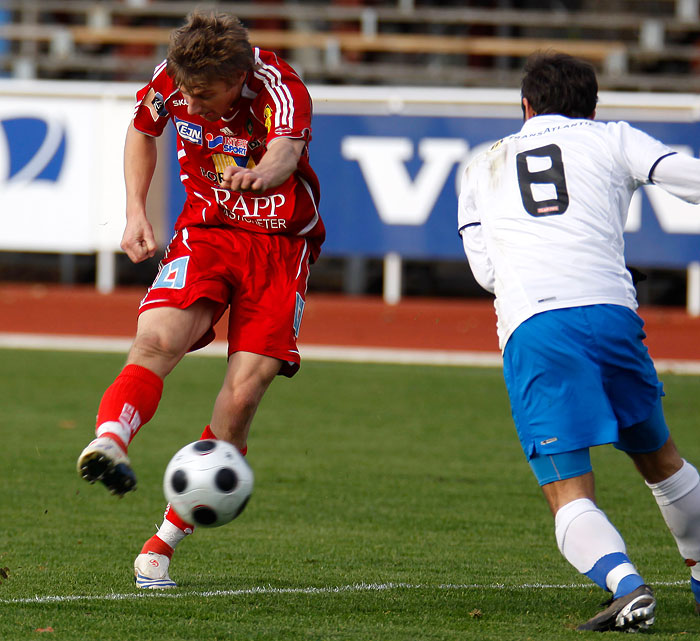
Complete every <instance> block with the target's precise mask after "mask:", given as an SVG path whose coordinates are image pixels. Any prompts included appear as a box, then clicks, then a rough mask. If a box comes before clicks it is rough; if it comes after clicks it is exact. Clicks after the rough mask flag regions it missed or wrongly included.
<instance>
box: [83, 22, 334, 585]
mask: <svg viewBox="0 0 700 641" xmlns="http://www.w3.org/2000/svg"><path fill="white" fill-rule="evenodd" d="M311 112H312V105H311V98H310V96H309V93H308V91H307V89H306V87H305V86H304V84H303V83H302V81H301V80H300V78H299V77H298V76H297V74H296V73H295V72H294V70H293V69H292V68H291V67H290V66H289V65H288V64H286V63H285V62H284V61H283V60H281V59H280V58H279V57H277V56H276V55H275V54H274V53H271V52H268V51H261V50H260V49H257V48H255V49H253V48H252V47H251V45H250V43H249V42H248V35H247V31H246V30H245V29H244V28H243V27H242V25H241V24H240V22H239V21H238V19H237V18H235V17H233V16H230V15H226V14H203V13H198V12H195V13H193V14H192V15H191V16H190V17H189V18H188V20H187V22H186V24H185V25H184V26H182V27H180V28H179V29H176V30H175V31H174V32H173V34H172V37H171V42H170V47H169V50H168V56H167V59H166V60H165V61H164V62H163V63H161V64H160V65H159V66H158V67H156V69H155V72H154V75H153V78H152V80H151V81H150V82H149V83H148V84H147V85H146V86H145V87H144V88H143V89H142V90H141V91H139V92H138V94H137V104H136V109H135V113H134V119H133V121H132V123H131V124H130V126H129V129H128V132H127V136H126V143H125V150H124V174H125V183H126V194H127V204H126V218H127V222H126V229H125V231H124V236H123V238H122V244H121V246H122V249H123V250H124V251H125V252H126V253H127V255H128V256H129V258H130V259H131V260H132V261H133V262H135V263H138V262H141V261H143V260H146V259H148V258H151V257H152V256H153V255H154V254H155V251H156V243H155V239H154V235H153V230H152V227H151V224H150V223H149V221H148V218H147V215H146V196H147V193H148V189H149V186H150V183H151V179H152V176H153V172H154V169H155V166H156V161H157V150H156V140H155V138H156V137H157V136H159V135H160V134H162V133H163V131H164V129H165V127H166V125H167V124H168V122H169V121H172V123H173V125H174V127H175V129H176V131H177V156H178V160H179V162H180V179H181V181H182V183H183V185H184V187H185V191H186V193H187V198H186V202H185V205H184V208H183V210H182V213H181V214H180V216H179V217H178V219H177V222H176V225H175V235H174V237H173V239H172V240H171V242H170V244H169V246H168V248H167V250H166V253H165V256H164V258H163V261H162V263H161V266H160V271H159V272H158V275H157V276H156V278H155V281H154V282H153V285H152V286H151V287H150V289H149V290H148V292H147V294H146V296H145V297H144V299H143V300H142V301H141V305H140V307H139V316H138V326H137V330H136V336H135V338H134V342H133V345H132V347H131V349H130V351H129V355H128V357H127V360H126V365H125V367H124V368H123V370H122V371H121V373H120V374H119V375H118V376H117V378H116V379H115V381H114V382H113V383H112V385H111V386H110V387H109V388H108V389H107V390H106V392H105V394H104V396H103V397H102V401H101V403H100V406H99V410H98V415H97V428H96V438H95V439H94V440H93V441H92V442H91V443H90V444H89V445H88V446H87V447H86V448H85V449H84V450H83V452H82V453H81V454H80V457H79V458H78V471H79V473H80V475H81V476H82V477H83V478H85V479H86V480H87V481H90V482H95V481H101V482H102V483H103V484H104V485H105V486H106V487H107V488H108V489H109V490H110V491H111V492H112V493H114V494H117V495H119V496H122V495H124V494H126V493H127V492H129V491H130V490H132V489H134V487H135V485H136V477H135V475H134V472H133V470H132V469H131V465H130V462H129V459H128V456H127V448H128V446H129V443H130V442H131V440H132V439H133V438H134V436H135V435H136V433H137V432H138V430H139V429H140V428H141V426H142V425H143V424H145V423H146V422H148V421H149V420H150V419H151V418H152V417H153V415H154V413H155V411H156V408H157V406H158V403H159V401H160V397H161V393H162V389H163V379H164V378H165V377H166V376H167V375H168V374H169V373H170V372H171V371H172V369H173V368H174V367H175V365H176V364H177V363H178V362H179V361H180V360H181V359H182V357H183V356H184V355H185V354H186V353H187V352H188V351H191V350H193V349H197V348H199V347H202V346H204V345H206V344H207V343H209V342H210V341H211V340H212V339H213V337H214V332H213V327H214V325H215V324H216V322H217V321H218V320H219V319H220V318H221V316H222V315H223V314H224V312H225V311H226V309H227V308H229V309H230V313H229V323H228V337H227V338H228V355H229V356H228V366H227V370H226V374H225V377H224V381H223V385H222V387H221V390H220V392H219V394H218V396H217V398H216V401H215V403H214V408H213V412H212V416H211V421H210V424H209V425H207V426H206V428H205V429H204V432H203V434H202V438H218V439H223V440H226V441H229V442H230V443H233V444H234V445H235V446H237V447H238V448H239V449H240V450H241V451H242V452H243V453H245V452H246V447H247V446H246V442H247V437H248V432H249V429H250V425H251V422H252V419H253V416H254V414H255V412H256V410H257V407H258V405H259V403H260V401H261V399H262V397H263V395H264V393H265V391H266V390H267V388H268V386H269V385H270V383H271V382H272V380H273V379H274V378H275V376H276V375H277V374H282V375H285V376H293V375H294V373H295V372H296V371H297V370H298V368H299V360H300V359H299V352H298V350H297V345H296V339H297V335H298V332H299V325H300V322H301V317H302V313H303V310H304V304H305V295H306V284H307V279H308V274H309V265H310V264H311V263H313V262H314V261H315V260H316V258H317V257H318V254H319V252H320V247H321V244H322V242H323V240H324V237H325V230H324V227H323V222H322V221H321V218H320V216H319V213H318V202H319V197H320V190H319V184H318V179H317V178H316V175H315V173H314V172H313V170H312V169H311V166H310V165H309V154H308V145H309V141H310V139H311ZM192 530H193V526H192V524H190V523H187V522H185V521H184V520H183V519H182V518H180V516H179V515H178V514H177V513H175V511H174V510H173V509H171V508H170V507H168V508H167V509H166V513H165V519H164V521H163V524H162V525H161V527H160V528H159V530H158V532H157V534H155V535H154V536H153V537H151V539H149V540H148V541H147V542H146V543H145V544H144V546H143V549H142V550H141V553H140V554H139V555H138V556H137V558H136V561H135V563H134V574H135V578H136V584H137V586H138V587H140V588H168V587H175V583H174V582H173V581H172V580H171V579H170V576H169V572H168V570H169V565H170V560H171V558H172V555H173V550H174V548H175V546H176V545H177V544H178V543H179V542H180V541H181V540H182V539H184V537H185V536H186V535H187V534H189V533H191V532H192Z"/></svg>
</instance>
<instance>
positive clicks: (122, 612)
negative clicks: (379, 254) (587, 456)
mask: <svg viewBox="0 0 700 641" xmlns="http://www.w3.org/2000/svg"><path fill="white" fill-rule="evenodd" d="M122 360H123V358H122V357H121V356H117V355H104V354H85V353H57V352H39V351H36V352H34V351H12V350H2V351H0V399H2V402H1V403H0V428H1V431H0V434H1V435H2V441H1V447H0V478H1V479H2V481H1V483H0V514H1V521H0V568H7V570H6V571H3V572H0V639H3V640H8V641H14V640H15V639H37V638H47V639H54V640H56V641H58V640H65V639H71V640H72V639H75V640H80V641H90V640H93V639H94V640H100V641H111V640H115V641H116V640H119V641H129V640H134V641H148V640H150V639H163V640H166V639H178V640H179V639H192V640H208V641H210V640H218V639H222V640H223V639H227V640H228V639H234V640H245V641H256V640H271V641H272V640H274V641H287V640H289V641H293V640H302V639H303V640H308V641H312V640H314V641H315V640H318V641H322V640H323V641H325V640H348V641H350V640H352V641H355V640H368V641H369V640H372V641H375V640H376V641H392V640H405V641H421V640H433V639H434V640H458V639H459V640H465V639H466V640H471V639H474V640H478V641H482V640H491V639H493V640H498V641H504V640H509V639H513V640H518V641H522V640H526V639H536V640H538V641H540V640H549V639H552V640H554V639H556V640H559V639H567V638H571V639H579V638H586V636H588V637H590V638H599V636H597V633H587V634H584V635H583V637H582V636H581V633H577V632H575V630H574V628H575V626H576V625H577V624H578V623H580V622H582V621H584V620H585V619H587V618H588V617H590V616H592V615H593V614H594V613H595V612H597V610H598V609H599V605H600V603H601V601H602V600H603V599H604V598H605V594H604V593H603V592H602V591H601V590H599V589H598V588H596V587H595V586H593V585H592V584H588V583H587V582H586V581H585V580H584V579H583V578H582V577H581V576H580V575H579V574H578V573H576V572H575V570H573V569H572V568H571V567H570V566H569V565H568V564H567V563H566V562H565V561H564V560H563V559H562V558H561V556H560V554H559V552H558V550H557V547H556V543H555V540H554V532H553V526H552V519H551V517H550V515H549V513H548V510H547V508H546V505H545V503H544V500H543V499H542V498H541V495H540V490H539V488H538V487H537V485H536V482H535V480H534V478H533V477H532V476H531V473H530V470H529V468H528V466H527V465H526V463H525V461H524V458H523V455H522V453H521V451H520V449H519V446H518V444H517V439H516V437H515V431H514V428H513V426H512V421H511V418H510V410H509V406H508V401H507V395H506V392H505V388H504V384H503V380H502V374H501V371H500V370H499V369H470V368H458V367H449V368H448V367H430V366H421V367H416V366H398V365H397V366H391V365H360V364H343V363H318V362H306V363H305V364H304V366H303V367H302V369H301V371H300V372H299V374H298V375H297V376H296V377H295V378H294V379H292V380H291V381H289V380H286V379H279V380H277V381H275V382H274V383H273V385H272V387H271V389H270V391H269V393H268V395H267V396H266V397H265V399H264V401H263V404H262V406H261V408H260V410H259V412H258V415H257V417H256V419H255V422H254V425H253V431H252V435H251V439H250V442H249V447H250V451H249V455H248V459H249V461H250V463H251V465H252V467H253V469H254V470H255V474H256V486H255V490H254V494H253V497H252V499H251V502H250V505H249V506H248V508H247V510H246V511H245V512H244V513H243V515H242V516H241V517H240V518H239V519H238V520H237V521H235V522H233V523H232V524H230V525H228V526H225V527H223V528H220V529H215V530H205V529H199V530H197V531H196V532H195V534H194V535H193V536H192V537H189V538H188V539H187V540H186V541H184V542H183V543H182V544H181V546H180V547H179V549H178V551H177V553H176V556H175V559H174V562H173V565H172V568H171V576H172V577H173V578H174V579H175V580H176V581H178V582H179V584H180V587H179V588H178V589H177V590H173V591H169V592H157V593H150V592H148V593H143V592H137V591H136V589H135V588H134V585H133V581H132V576H131V564H132V562H133V558H134V556H135V555H136V554H137V553H138V551H139V549H140V546H141V544H142V543H143V541H144V540H145V539H146V538H148V537H149V536H150V535H151V534H152V533H153V532H154V524H156V523H160V521H161V516H162V510H163V507H164V500H163V496H162V489H161V483H162V473H163V470H164V468H165V465H166V463H167V461H168V460H169V458H170V456H171V455H172V454H173V453H174V452H175V451H176V450H177V449H179V448H180V447H181V446H182V445H184V444H185V443H187V442H190V441H192V440H195V439H196V438H197V437H198V436H199V433H200V431H201V429H202V428H203V427H204V425H205V424H206V422H207V421H208V419H209V415H210V411H211V405H212V402H213V399H214V396H215V394H216V392H217V391H218V388H219V385H220V381H221V378H222V375H223V368H224V363H223V362H222V360H218V359H211V358H196V357H188V358H187V359H185V361H184V362H183V363H181V365H180V366H179V367H178V368H177V369H176V370H175V372H174V373H173V374H172V375H171V376H170V377H169V378H168V380H167V381H166V390H165V394H164V397H163V400H162V402H161V405H160V408H159V411H158V413H157V415H156V417H155V419H154V420H153V421H152V422H151V423H150V424H148V425H147V426H145V427H144V428H143V429H142V431H141V433H140V434H139V435H138V436H137V438H136V440H135V441H134V442H133V444H132V447H131V451H130V456H131V458H132V463H133V465H134V467H135V470H136V472H137V475H138V478H139V487H138V490H137V491H136V492H135V493H132V494H130V495H128V496H127V497H125V498H124V499H122V500H119V499H116V498H114V497H112V496H111V495H109V494H108V493H107V492H106V491H105V490H104V488H103V487H102V486H99V485H95V486H90V485H88V484H86V483H85V482H83V481H82V480H80V479H79V478H78V475H77V473H76V471H75V459H76V457H77V455H78V454H79V452H80V450H81V449H82V447H83V446H84V445H85V444H86V443H87V442H88V440H89V439H90V438H91V436H92V433H93V427H94V426H93V421H94V415H95V412H96V409H97V404H98V402H99V398H100V396H101V394H102V392H103V390H104V388H105V387H106V386H107V385H108V384H109V383H110V382H111V381H112V379H113V377H114V375H115V374H116V372H117V371H118V370H119V368H120V366H121V364H122ZM663 378H664V381H665V386H666V391H667V394H668V397H667V401H666V405H665V407H666V414H667V418H668V421H669V424H670V425H671V427H672V430H673V431H674V436H675V439H676V441H677V443H678V444H679V446H680V448H681V450H682V452H683V453H684V455H685V456H686V457H687V458H689V459H690V460H691V461H694V462H695V463H696V465H697V464H700V438H698V416H700V411H699V410H700V394H698V390H699V389H700V379H698V378H695V377H690V376H670V375H666V376H664V377H663ZM594 465H595V468H596V472H597V485H598V500H599V503H600V505H601V507H602V508H603V509H604V510H605V511H606V512H607V514H608V516H609V517H610V518H611V520H612V521H613V522H614V523H615V524H616V525H617V527H618V528H619V529H620V530H621V532H622V534H623V536H624V537H625V539H626V541H627V544H628V551H629V553H630V556H631V557H632V559H633V561H634V562H635V563H636V564H637V566H638V568H639V569H640V571H641V572H642V574H643V575H644V576H645V577H646V580H647V581H648V582H649V583H651V584H652V585H655V586H656V591H657V596H658V601H659V604H658V615H657V623H656V625H655V626H654V628H653V631H652V632H651V634H652V635H653V638H654V639H658V640H666V639H687V638H690V637H689V636H688V635H695V634H698V633H700V619H699V618H697V617H695V616H694V615H693V607H692V597H691V595H690V591H689V588H688V586H687V579H688V571H687V569H686V568H685V567H684V565H683V563H682V561H681V559H680V557H679V555H678V552H677V550H676V548H675V544H674V542H673V540H672V538H671V536H670V535H669V534H668V532H667V531H666V529H665V527H664V525H663V522H662V520H661V517H660V515H659V512H658V510H657V508H656V505H655V503H654V501H653V498H652V497H651V495H650V493H649V491H648V490H647V489H646V487H645V486H644V484H643V482H642V481H641V479H640V478H639V477H638V476H637V475H636V472H635V471H634V470H633V467H632V465H631V463H630V462H628V461H627V460H626V459H625V457H624V455H622V454H620V453H619V452H616V451H615V450H614V449H613V448H611V447H603V448H597V450H595V451H594Z"/></svg>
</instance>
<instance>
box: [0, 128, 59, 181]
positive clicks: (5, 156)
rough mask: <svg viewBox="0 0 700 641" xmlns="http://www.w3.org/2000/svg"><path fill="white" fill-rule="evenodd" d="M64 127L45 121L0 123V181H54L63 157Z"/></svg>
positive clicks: (57, 178) (56, 179)
mask: <svg viewBox="0 0 700 641" xmlns="http://www.w3.org/2000/svg"><path fill="white" fill-rule="evenodd" d="M66 137H67V136H66V127H65V125H64V124H63V123H61V122H58V121H55V120H50V119H46V118H29V117H22V116H18V117H16V118H5V119H3V120H0V182H4V183H5V184H20V183H31V182H35V181H47V182H57V181H58V180H59V177H60V175H61V171H62V169H63V165H64V161H65V156H66Z"/></svg>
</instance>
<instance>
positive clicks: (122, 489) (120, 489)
mask: <svg viewBox="0 0 700 641" xmlns="http://www.w3.org/2000/svg"><path fill="white" fill-rule="evenodd" d="M77 467H78V474H80V476H82V477H83V478H84V479H85V480H86V481H88V482H89V483H94V482H95V481H100V482H102V483H104V484H105V485H106V486H107V489H108V490H109V491H110V492H111V493H112V494H116V495H117V496H124V494H126V493H127V492H130V491H131V490H134V489H136V475H135V474H134V471H133V470H132V469H131V462H130V461H129V457H128V456H127V455H126V453H125V452H124V450H122V448H121V447H119V445H117V442H116V441H114V440H112V439H111V438H109V437H107V436H98V437H97V438H96V439H94V440H92V441H90V443H88V446H87V447H86V448H85V449H84V450H83V451H82V452H81V453H80V456H79V457H78V465H77Z"/></svg>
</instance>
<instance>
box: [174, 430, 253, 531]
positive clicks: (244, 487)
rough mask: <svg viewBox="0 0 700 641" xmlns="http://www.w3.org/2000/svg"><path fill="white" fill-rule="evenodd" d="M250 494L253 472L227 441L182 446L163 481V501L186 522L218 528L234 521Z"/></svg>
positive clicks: (207, 441) (200, 442)
mask: <svg viewBox="0 0 700 641" xmlns="http://www.w3.org/2000/svg"><path fill="white" fill-rule="evenodd" d="M252 491H253V470H252V469H251V468H250V466H249V465H248V463H247V462H246V460H245V459H244V458H243V456H242V455H241V453H240V452H239V451H238V450H237V449H236V447H234V446H233V445H231V443H228V442H226V441H217V440H213V439H204V440H201V441H195V442H194V443H190V444H189V445H185V447H183V448H182V449H181V450H179V451H178V452H177V453H176V454H175V456H173V458H172V459H171V460H170V463H168V466H167V467H166V468H165V476H164V477H163V492H164V493H165V498H166V499H167V500H168V502H169V503H170V505H172V507H173V508H174V509H175V511H176V512H177V513H178V514H179V515H180V516H181V517H182V518H183V519H184V520H185V521H188V522H190V523H194V524H195V525H203V526H204V527H219V526H221V525H226V523H229V522H230V521H232V520H233V519H235V518H236V517H237V516H238V515H239V514H240V513H241V512H243V510H244V509H245V506H246V505H247V504H248V500H249V499H250V495H251V492H252Z"/></svg>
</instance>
